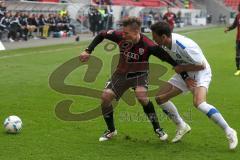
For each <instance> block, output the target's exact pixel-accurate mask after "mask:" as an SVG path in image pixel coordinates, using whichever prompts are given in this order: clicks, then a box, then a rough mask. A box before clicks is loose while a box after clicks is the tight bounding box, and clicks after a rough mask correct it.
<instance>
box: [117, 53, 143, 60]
mask: <svg viewBox="0 0 240 160" xmlns="http://www.w3.org/2000/svg"><path fill="white" fill-rule="evenodd" d="M121 53H122V54H124V55H125V56H126V57H127V58H128V59H135V60H139V55H138V54H135V53H133V52H128V51H125V52H121Z"/></svg>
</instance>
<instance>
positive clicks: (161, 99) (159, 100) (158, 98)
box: [155, 96, 168, 105]
mask: <svg viewBox="0 0 240 160" xmlns="http://www.w3.org/2000/svg"><path fill="white" fill-rule="evenodd" d="M155 101H156V102H157V104H158V105H162V104H164V103H165V102H167V101H168V99H167V98H166V97H164V96H156V97H155Z"/></svg>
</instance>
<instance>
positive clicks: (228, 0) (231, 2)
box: [224, 0, 240, 10]
mask: <svg viewBox="0 0 240 160" xmlns="http://www.w3.org/2000/svg"><path fill="white" fill-rule="evenodd" d="M224 3H225V4H226V6H229V7H231V8H232V9H233V10H237V6H238V4H239V3H240V2H239V0H224Z"/></svg>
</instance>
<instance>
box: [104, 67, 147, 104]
mask: <svg viewBox="0 0 240 160" xmlns="http://www.w3.org/2000/svg"><path fill="white" fill-rule="evenodd" d="M137 86H143V87H145V88H148V72H133V73H128V74H118V73H114V74H113V75H112V77H111V78H110V79H109V80H108V81H107V82H106V86H105V89H111V90H112V91H113V92H114V93H115V94H116V99H117V100H119V99H120V98H121V96H122V95H123V93H124V92H125V91H126V90H128V89H129V88H132V89H135V88H136V87H137Z"/></svg>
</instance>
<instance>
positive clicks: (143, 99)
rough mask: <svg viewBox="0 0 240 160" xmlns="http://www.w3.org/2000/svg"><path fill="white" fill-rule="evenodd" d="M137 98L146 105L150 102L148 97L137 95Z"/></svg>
mask: <svg viewBox="0 0 240 160" xmlns="http://www.w3.org/2000/svg"><path fill="white" fill-rule="evenodd" d="M137 99H138V102H139V103H141V105H144V106H145V105H147V104H148V102H149V100H148V98H147V97H137Z"/></svg>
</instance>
